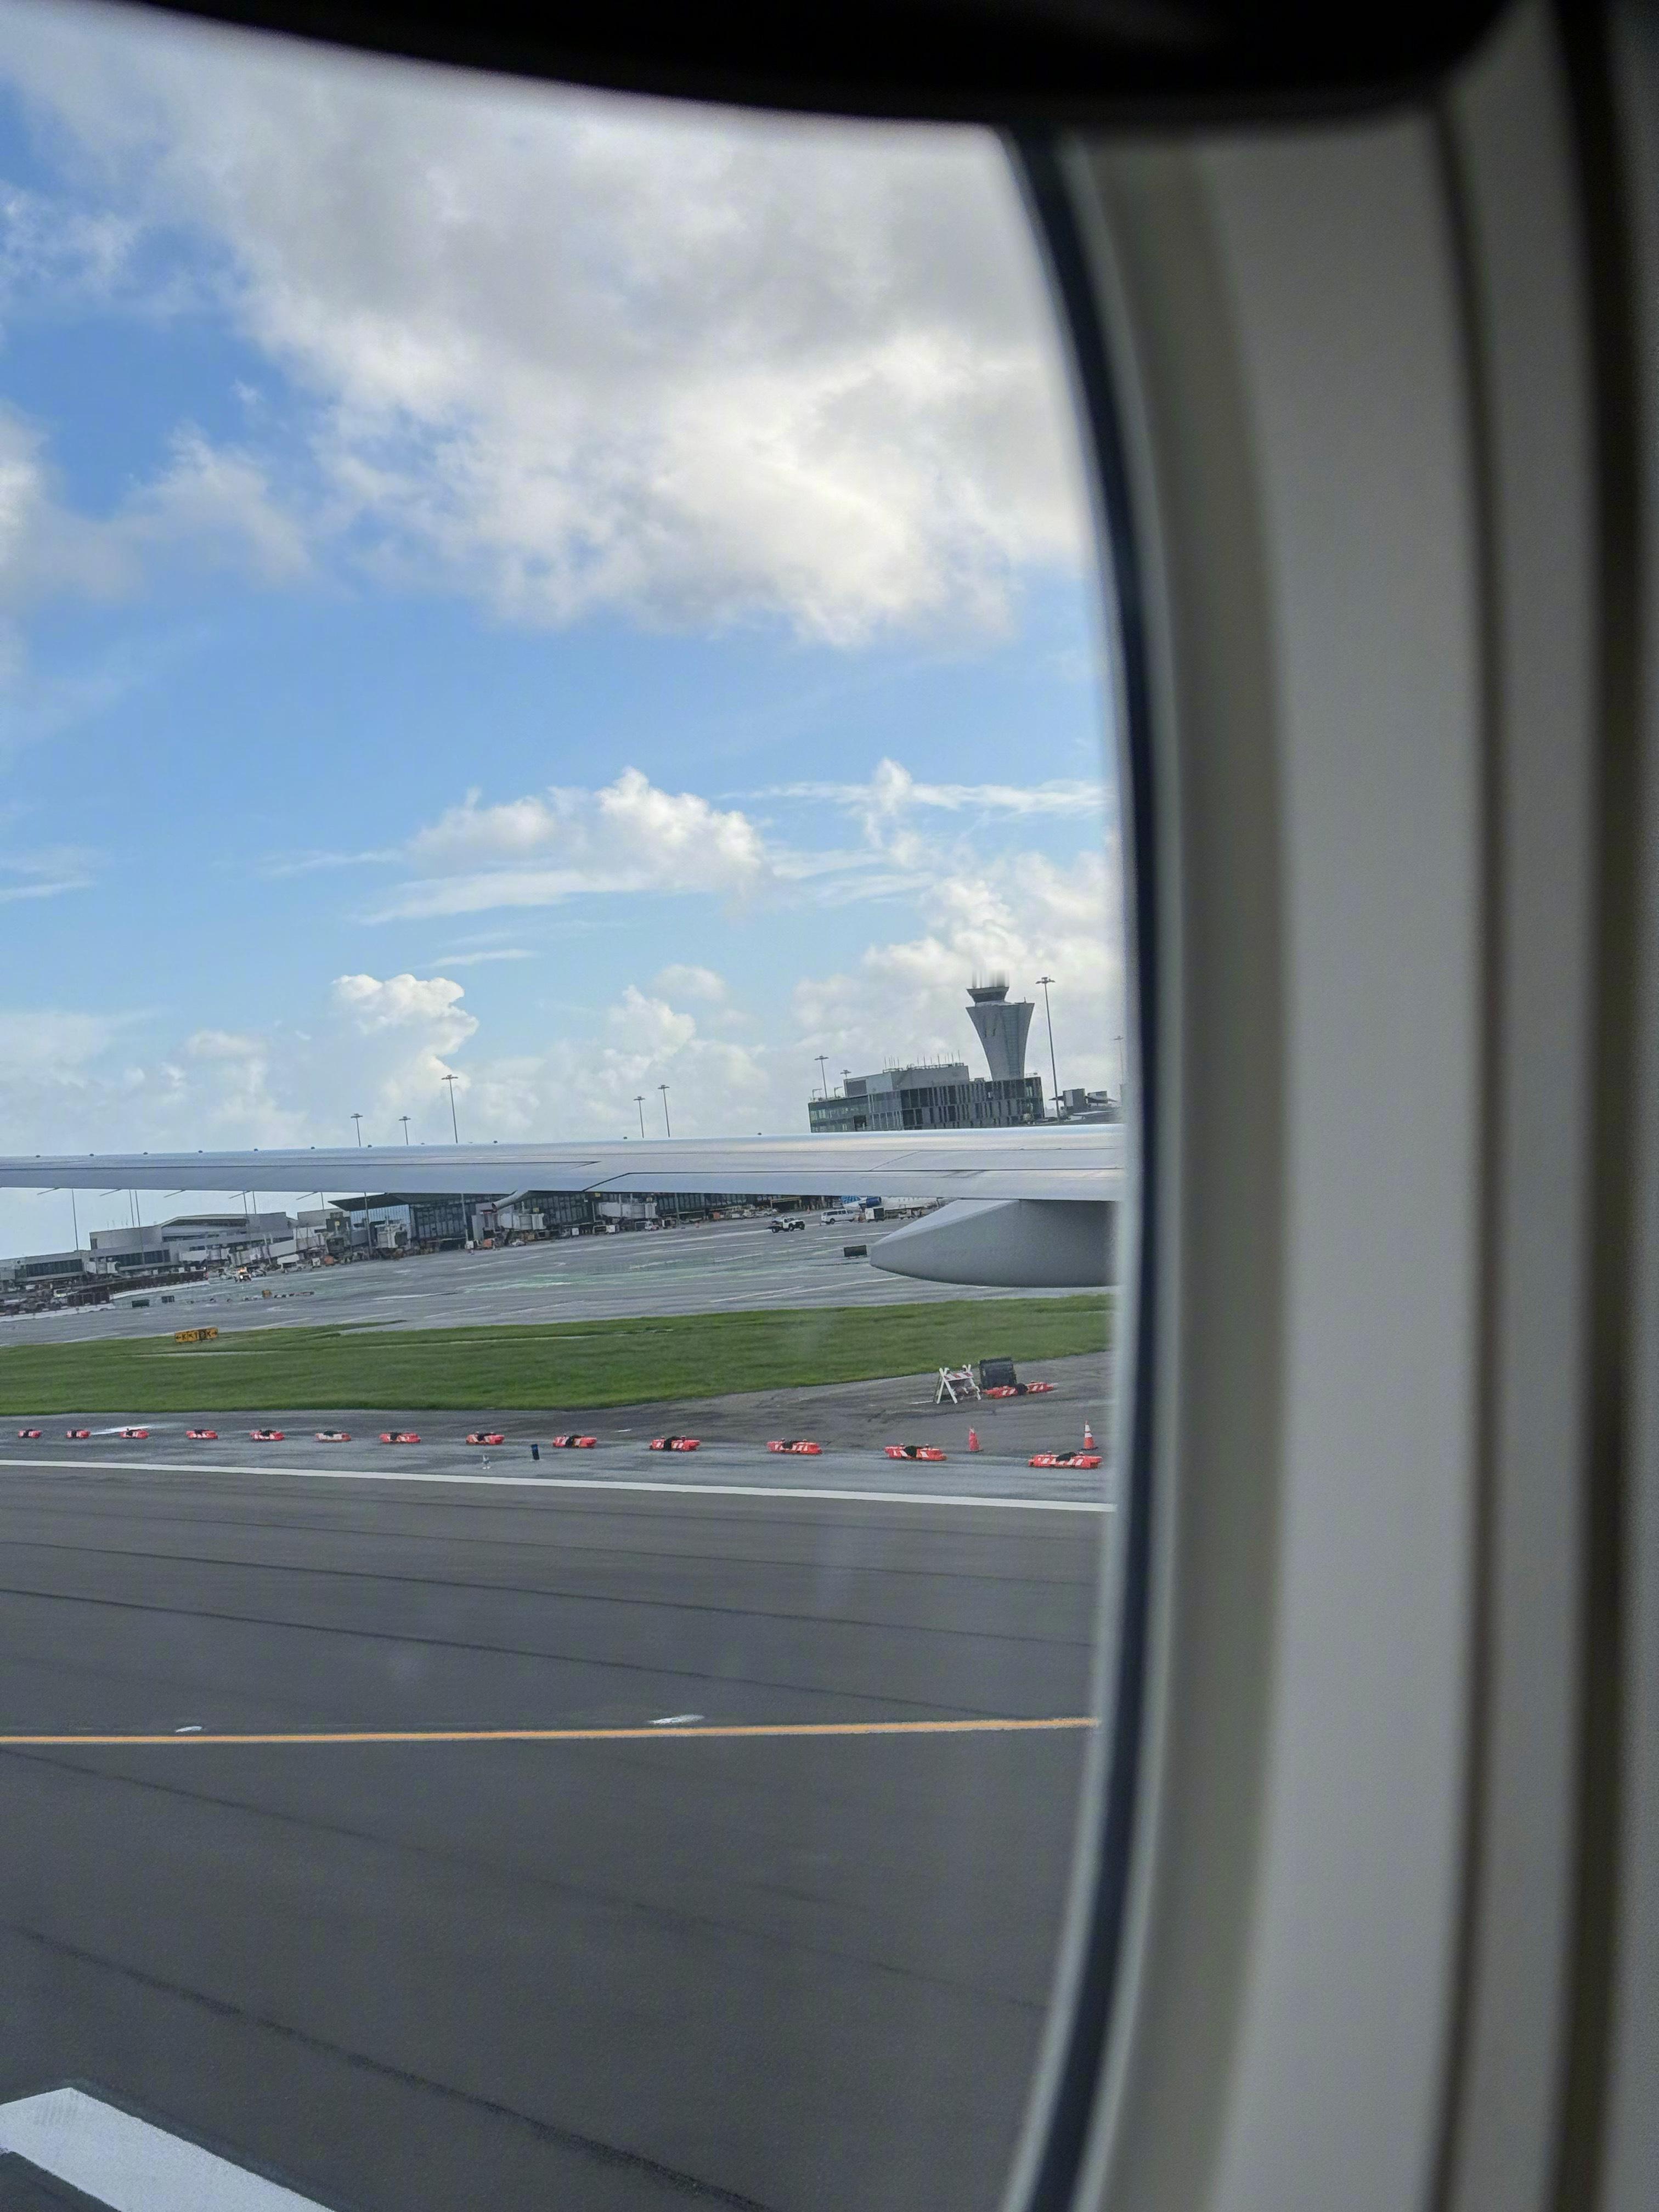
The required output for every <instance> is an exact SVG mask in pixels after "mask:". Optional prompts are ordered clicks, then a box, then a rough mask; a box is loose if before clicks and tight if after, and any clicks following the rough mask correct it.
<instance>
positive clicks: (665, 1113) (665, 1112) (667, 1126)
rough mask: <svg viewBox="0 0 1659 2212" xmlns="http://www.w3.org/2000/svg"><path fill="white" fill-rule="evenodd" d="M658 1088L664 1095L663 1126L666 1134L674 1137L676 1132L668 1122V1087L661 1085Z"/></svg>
mask: <svg viewBox="0 0 1659 2212" xmlns="http://www.w3.org/2000/svg"><path fill="white" fill-rule="evenodd" d="M657 1088H658V1090H659V1091H661V1093H662V1126H663V1128H664V1130H665V1132H666V1133H667V1134H668V1135H669V1136H672V1135H673V1133H674V1132H673V1129H672V1128H671V1126H670V1124H669V1120H668V1085H666V1084H665V1083H659V1085H657Z"/></svg>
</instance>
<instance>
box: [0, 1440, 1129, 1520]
mask: <svg viewBox="0 0 1659 2212" xmlns="http://www.w3.org/2000/svg"><path fill="white" fill-rule="evenodd" d="M9 1467H30V1468H36V1467H45V1468H54V1469H56V1470H58V1472H60V1473H62V1474H76V1472H77V1471H79V1470H80V1469H81V1468H91V1469H93V1470H94V1471H97V1472H107V1471H110V1470H114V1471H116V1472H118V1473H122V1474H133V1473H134V1472H135V1471H137V1470H139V1469H147V1470H148V1471H149V1473H150V1474H287V1475H293V1476H295V1477H296V1478H297V1479H298V1480H301V1481H303V1482H436V1483H451V1484H460V1485H462V1486H473V1487H477V1488H479V1489H485V1490H599V1491H606V1490H620V1491H647V1492H656V1493H659V1494H661V1495H662V1496H664V1497H667V1498H811V1499H814V1500H816V1501H817V1503H819V1504H844V1505H989V1506H994V1507H996V1508H998V1509H999V1510H1001V1511H1004V1512H1012V1513H1111V1512H1115V1510H1116V1508H1115V1506H1114V1505H1113V1504H1111V1503H1110V1501H1109V1500H1108V1499H1104V1498H980V1497H975V1495H974V1494H973V1492H945V1491H936V1490H796V1489H793V1488H792V1487H790V1486H788V1485H787V1484H785V1483H763V1482H647V1481H644V1480H641V1479H639V1478H637V1477H635V1476H632V1475H624V1476H618V1477H614V1478H612V1479H611V1480H606V1479H605V1477H604V1476H602V1475H592V1476H587V1477H584V1476H581V1475H575V1474H416V1472H415V1471H414V1470H413V1469H411V1468H386V1469H384V1470H383V1469H381V1468H349V1467H295V1466H294V1465H293V1464H292V1462H282V1461H277V1460H270V1461H268V1462H261V1464H260V1465H259V1466H258V1467H246V1466H244V1467H233V1466H229V1465H228V1464H226V1462H223V1461H221V1460H202V1459H192V1460H157V1459H143V1458H141V1457H139V1456H138V1455H137V1454H135V1455H134V1456H133V1457H132V1458H131V1459H21V1458H17V1459H14V1458H13V1457H12V1455H10V1453H7V1455H5V1457H4V1459H3V1460H0V1468H9Z"/></svg>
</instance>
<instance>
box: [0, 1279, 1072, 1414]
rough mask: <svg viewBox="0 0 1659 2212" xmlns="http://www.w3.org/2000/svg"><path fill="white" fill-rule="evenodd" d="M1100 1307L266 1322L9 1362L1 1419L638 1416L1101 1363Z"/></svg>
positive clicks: (1011, 1302)
mask: <svg viewBox="0 0 1659 2212" xmlns="http://www.w3.org/2000/svg"><path fill="white" fill-rule="evenodd" d="M1108 1329H1109V1316H1108V1300H1107V1298H1106V1297H1055V1298H984V1299H968V1298H964V1299H960V1300H956V1299H952V1300H949V1301H941V1302H939V1303H938V1304H929V1305H900V1306H873V1307H872V1306H832V1307H829V1308H828V1309H819V1310H816V1311H811V1312H799V1313H776V1312H761V1313H726V1314H676V1315H671V1316H663V1317H660V1318H654V1319H635V1320H627V1321H591V1322H549V1323H547V1324H545V1325H544V1326H540V1327H535V1328H433V1329H408V1330H398V1329H361V1328H356V1329H345V1328H262V1329H248V1330H242V1331H238V1332H237V1333H236V1334H228V1335H225V1336H222V1337H220V1338H219V1339H218V1340H217V1341H216V1343H213V1344H208V1345H188V1346H186V1345H176V1344H174V1342H173V1338H172V1335H171V1334H167V1335H165V1336H145V1337H126V1338H119V1339H114V1340H108V1341H106V1342H103V1343H80V1344H27V1345H18V1346H14V1347H13V1348H12V1349H10V1350H9V1351H4V1352H0V1413H25V1414H27V1413H197V1412H199V1413H254V1412H258V1410H259V1409H260V1408H262V1407H282V1408H288V1407H294V1408H296V1409H297V1408H300V1407H305V1408H307V1409H314V1410H316V1411H318V1412H323V1411H326V1410H329V1409H331V1408H336V1407H338V1408H344V1407H362V1408H364V1409H368V1408H372V1407H386V1408H388V1409H392V1408H401V1407H407V1408H409V1409H410V1410H411V1411H412V1410H415V1409H416V1408H421V1409H426V1410H429V1411H438V1412H441V1411H444V1410H452V1411H463V1410H465V1409H466V1408H468V1407H486V1406H489V1407H503V1408H506V1407H526V1408H530V1407H536V1408H543V1407H562V1406H569V1407H586V1406H628V1405H637V1404H640V1403H641V1402H642V1401H648V1400H651V1399H654V1398H712V1397H716V1396H719V1395H721V1394H723V1393H724V1392H726V1391H728V1390H769V1389H790V1388H798V1387H800V1386H803V1385H807V1384H811V1383H858V1382H863V1381H866V1380H868V1379H869V1378H870V1377H872V1376H878V1375H912V1374H917V1373H921V1372H923V1371H925V1370H927V1369H928V1368H933V1367H939V1366H943V1365H945V1364H956V1363H957V1362H958V1361H961V1360H964V1359H979V1358H988V1357H990V1356H992V1355H994V1354H1003V1353H1006V1354H1007V1355H1008V1356H1009V1357H1010V1358H1015V1359H1058V1358H1064V1357H1065V1356H1066V1354H1068V1353H1073V1352H1098V1351H1100V1350H1101V1349H1102V1348H1103V1346H1104V1344H1105V1342H1106V1339H1107V1334H1108Z"/></svg>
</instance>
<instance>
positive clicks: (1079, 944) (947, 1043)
mask: <svg viewBox="0 0 1659 2212" xmlns="http://www.w3.org/2000/svg"><path fill="white" fill-rule="evenodd" d="M1118 892H1119V886H1118V872H1117V865H1116V854H1115V848H1114V847H1113V846H1111V845H1110V844H1108V845H1107V846H1106V847H1105V848H1103V849H1100V850H1096V851H1091V852H1089V853H1086V854H1083V855H1081V856H1080V857H1079V859H1078V860H1075V861H1072V862H1070V863H1067V864H1066V865H1064V866H1059V865H1056V864H1055V862H1054V861H1053V860H1051V859H1049V858H1048V857H1047V856H1046V855H1044V854H1039V853H1022V854H1014V855H1011V856H1008V857H1006V858H1004V859H1002V860H998V861H997V862H995V863H994V864H993V865H992V866H989V867H987V868H986V869H984V870H983V871H981V872H975V873H964V874H958V875H947V876H943V877H941V878H939V879H938V880H937V881H936V882H935V883H934V884H933V886H932V887H931V890H930V892H929V897H928V906H929V909H930V913H931V915H932V917H933V926H932V927H929V928H927V930H925V931H924V932H923V933H921V935H920V936H916V937H910V938H900V939H893V940H890V941H889V942H886V943H879V944H874V945H869V946H868V947H866V950H865V951H864V952H863V954H862V955H861V957H860V959H859V961H858V962H857V963H856V965H855V966H854V967H853V968H851V969H844V970H841V971H839V972H836V973H832V974H829V975H820V976H814V977H809V978H806V979H805V980H803V981H801V982H800V983H799V984H798V985H797V986H796V987H795V991H794V994H793V1013H794V1018H795V1021H796V1024H797V1025H798V1027H799V1031H800V1033H801V1036H802V1040H803V1043H804V1045H805V1048H807V1049H809V1050H810V1051H817V1050H819V1049H823V1050H825V1051H828V1052H829V1053H830V1054H832V1055H834V1056H836V1058H837V1059H838V1060H839V1061H840V1064H841V1065H842V1066H850V1067H851V1068H852V1070H853V1072H854V1074H861V1073H865V1072H866V1069H868V1068H871V1067H879V1066H882V1065H884V1063H885V1062H888V1061H893V1060H921V1059H926V1058H929V1057H939V1058H945V1059H951V1060H967V1061H968V1063H969V1068H970V1070H971V1071H972V1072H973V1073H976V1074H981V1075H982V1074H983V1073H985V1068H984V1065H983V1062H982V1060H981V1056H980V1050H979V1046H978V1042H977V1041H976V1039H975V1036H974V1035H973V1032H972V1030H971V1029H970V1028H969V1024H968V1020H967V1018H966V1015H965V1013H964V1012H963V1007H964V1006H965V1005H966V987H967V985H968V983H969V981H970V979H971V978H972V977H973V976H974V975H975V974H981V975H982V974H987V973H993V972H994V973H1000V974H1006V975H1008V976H1010V978H1011V979H1012V981H1013V983H1014V986H1015V995H1016V996H1019V995H1023V994H1030V996H1032V997H1034V998H1037V997H1038V994H1036V990H1035V988H1034V982H1035V978H1036V976H1037V975H1039V974H1042V973H1043V972H1045V971H1046V972H1047V973H1048V974H1050V975H1053V976H1054V985H1053V997H1054V1037H1055V1048H1056V1058H1057V1060H1058V1062H1059V1066H1060V1081H1061V1083H1062V1084H1079V1085H1085V1086H1091V1087H1101V1086H1103V1085H1107V1084H1108V1083H1110V1084H1111V1085H1115V1083H1116V1080H1117V1055H1116V1045H1115V1038H1116V1037H1117V1036H1118V1035H1119V1034H1120V1033H1121V1030H1122V1027H1123V970H1122V960H1121V952H1120V951H1119V945H1120V941H1121V940H1120V932H1119V925H1118V909H1117V900H1118ZM1038 1006H1039V1011H1038V1015H1037V1026H1036V1028H1035V1029H1034V1030H1033V1032H1032V1041H1031V1045H1030V1050H1029V1052H1028V1058H1027V1065H1028V1066H1031V1067H1034V1068H1037V1067H1039V1065H1040V1058H1041V1057H1046V1052H1047V1043H1048V1039H1047V1035H1046V1030H1044V1028H1043V1024H1042V1012H1041V1001H1040V999H1039V1000H1038ZM1043 1087H1044V1089H1045V1091H1046V1090H1047V1089H1048V1081H1047V1079H1045V1082H1044V1086H1043Z"/></svg>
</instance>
